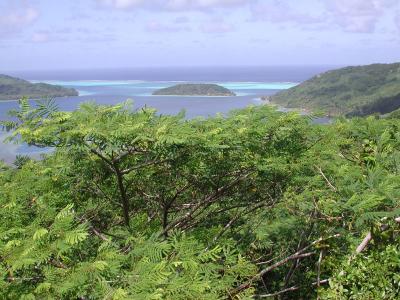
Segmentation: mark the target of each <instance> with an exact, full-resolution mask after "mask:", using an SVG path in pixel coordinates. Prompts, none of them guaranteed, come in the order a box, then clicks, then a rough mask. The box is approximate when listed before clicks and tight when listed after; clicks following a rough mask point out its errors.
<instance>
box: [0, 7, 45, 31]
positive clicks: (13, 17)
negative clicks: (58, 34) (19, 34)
mask: <svg viewBox="0 0 400 300" xmlns="http://www.w3.org/2000/svg"><path fill="white" fill-rule="evenodd" d="M38 17H39V12H38V11H37V10H36V9H35V8H33V7H26V8H24V7H21V8H19V9H14V10H10V9H8V10H5V11H3V12H0V34H9V33H13V32H16V31H19V30H21V29H22V28H24V27H26V26H28V25H30V24H32V23H33V22H34V21H36V20H37V19H38Z"/></svg>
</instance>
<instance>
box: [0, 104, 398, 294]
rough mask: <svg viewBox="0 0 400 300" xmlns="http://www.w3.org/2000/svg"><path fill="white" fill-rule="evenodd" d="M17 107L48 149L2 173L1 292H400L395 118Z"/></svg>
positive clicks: (26, 129) (265, 110)
mask: <svg viewBox="0 0 400 300" xmlns="http://www.w3.org/2000/svg"><path fill="white" fill-rule="evenodd" d="M12 115H13V116H14V118H15V121H9V122H3V126H4V127H5V128H7V129H13V130H14V132H13V136H14V138H15V139H21V140H22V141H25V142H26V143H29V144H32V145H38V146H42V147H54V148H55V150H54V152H52V153H51V154H47V155H45V156H44V158H43V159H42V160H40V161H35V160H31V159H27V158H22V157H20V158H19V159H18V160H17V161H16V164H15V165H16V167H15V168H11V167H8V166H6V165H3V166H1V168H0V170H1V171H0V217H1V220H2V222H1V223H0V273H1V277H2V278H1V281H0V297H2V298H4V299H18V298H21V299H251V298H267V297H270V298H274V297H275V298H282V299H313V298H317V296H318V297H320V299H347V298H349V299H396V298H398V297H399V292H400V286H399V276H398V271H399V260H400V252H399V251H400V250H399V248H398V242H399V237H398V225H397V221H396V220H398V219H397V217H398V216H399V215H400V209H399V203H400V176H399V172H400V133H399V132H400V128H399V127H400V123H399V120H397V119H375V118H372V117H371V118H366V119H353V120H339V121H337V122H336V123H335V124H332V125H329V126H328V125H313V124H312V120H311V119H310V118H307V117H302V116H299V115H297V114H295V113H288V114H284V113H280V112H277V111H274V110H273V109H272V108H269V107H267V106H263V107H249V108H247V109H244V110H240V111H234V112H232V113H231V114H230V115H229V116H227V117H223V116H216V117H214V118H209V119H193V120H186V119H185V118H184V116H183V114H180V115H178V116H163V115H158V114H156V112H155V111H154V110H152V109H149V108H145V109H140V110H136V111H135V110H133V109H132V108H131V107H130V106H129V104H122V105H118V106H98V105H95V104H90V103H89V104H83V105H81V107H80V108H79V109H78V110H77V111H74V112H59V111H57V110H56V109H55V107H54V105H51V104H50V105H45V104H44V103H41V105H39V106H38V107H36V108H32V107H30V106H29V105H28V103H27V102H26V101H25V100H22V101H21V109H20V110H19V111H14V112H12ZM368 236H369V237H370V238H369V239H365V237H368ZM363 240H364V241H365V242H364V243H361V242H362V241H363ZM360 244H361V247H360V246H359V245H360ZM356 248H357V250H356Z"/></svg>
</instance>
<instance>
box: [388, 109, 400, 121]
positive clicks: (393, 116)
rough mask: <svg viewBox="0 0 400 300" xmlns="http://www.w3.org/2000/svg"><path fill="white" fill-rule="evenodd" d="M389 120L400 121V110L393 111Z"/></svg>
mask: <svg viewBox="0 0 400 300" xmlns="http://www.w3.org/2000/svg"><path fill="white" fill-rule="evenodd" d="M388 118H391V119H400V108H399V109H396V110H395V111H392V112H391V113H390V114H389V115H388Z"/></svg>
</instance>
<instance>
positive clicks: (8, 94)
mask: <svg viewBox="0 0 400 300" xmlns="http://www.w3.org/2000/svg"><path fill="white" fill-rule="evenodd" d="M77 95H78V92H77V91H76V90H74V89H68V88H64V87H62V86H58V85H50V84H46V83H36V84H33V83H30V82H29V81H26V80H23V79H19V78H14V77H11V76H7V75H0V100H14V99H19V98H21V97H23V96H27V97H29V98H42V97H62V96H77Z"/></svg>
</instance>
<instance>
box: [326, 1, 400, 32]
mask: <svg viewBox="0 0 400 300" xmlns="http://www.w3.org/2000/svg"><path fill="white" fill-rule="evenodd" d="M398 4H399V2H398V0H332V1H327V2H326V5H327V10H328V12H329V13H330V14H331V16H332V19H333V22H334V23H335V24H337V25H338V26H340V27H341V28H343V29H344V30H345V31H349V32H362V33H370V32H374V31H375V28H376V26H377V24H378V23H379V21H380V19H381V17H382V16H383V15H384V14H385V13H386V12H388V11H390V9H391V8H392V7H393V6H395V5H398Z"/></svg>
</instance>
